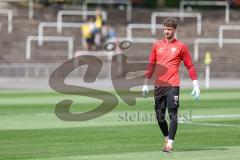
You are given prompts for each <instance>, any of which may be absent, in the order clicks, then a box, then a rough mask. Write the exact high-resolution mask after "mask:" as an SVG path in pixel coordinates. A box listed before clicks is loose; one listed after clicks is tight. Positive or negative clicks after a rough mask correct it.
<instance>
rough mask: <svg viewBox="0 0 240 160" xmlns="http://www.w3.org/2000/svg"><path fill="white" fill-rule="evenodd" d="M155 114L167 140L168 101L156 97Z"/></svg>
mask: <svg viewBox="0 0 240 160" xmlns="http://www.w3.org/2000/svg"><path fill="white" fill-rule="evenodd" d="M155 112H156V117H157V121H158V125H159V127H160V129H161V131H162V133H163V135H164V137H165V138H167V137H168V134H169V132H168V124H167V121H166V118H165V115H166V100H165V96H164V97H157V98H156V97H155Z"/></svg>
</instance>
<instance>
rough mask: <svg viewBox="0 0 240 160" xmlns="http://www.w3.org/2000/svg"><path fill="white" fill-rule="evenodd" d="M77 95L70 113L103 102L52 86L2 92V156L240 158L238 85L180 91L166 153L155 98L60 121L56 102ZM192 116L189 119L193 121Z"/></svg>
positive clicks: (7, 159)
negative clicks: (193, 93) (77, 119)
mask: <svg viewBox="0 0 240 160" xmlns="http://www.w3.org/2000/svg"><path fill="white" fill-rule="evenodd" d="M66 98H69V99H73V100H74V104H73V106H72V108H71V110H72V112H76V113H77V112H83V111H84V112H85V111H88V110H89V109H91V108H94V107H96V106H97V105H98V104H99V102H100V101H98V100H95V99H93V98H87V97H80V96H69V95H62V94H59V93H55V92H52V91H1V92H0V159H1V160H15V159H18V160H23V159H24V160H55V159H56V160H123V159H126V160H200V159H201V160H239V159H240V90H237V89H236V90H208V91H206V90H202V92H201V100H200V101H199V102H195V101H194V100H193V98H192V97H191V96H190V90H183V91H181V94H180V100H181V102H180V106H181V107H180V111H179V117H180V118H182V120H181V122H180V124H179V127H178V133H177V135H176V140H175V143H174V152H172V153H170V154H169V153H163V152H161V151H160V150H161V148H162V142H163V138H162V134H161V132H160V130H159V128H158V126H157V123H156V121H155V120H154V119H152V115H154V110H153V99H152V98H147V99H143V98H139V99H137V104H136V106H134V107H131V106H128V105H127V104H125V103H124V102H122V101H120V103H119V105H118V106H117V108H116V109H115V110H114V111H112V112H110V113H108V114H106V115H104V116H102V117H99V118H97V119H94V120H90V121H85V122H65V121H61V120H59V119H58V118H57V117H56V115H55V113H54V108H55V105H56V104H57V103H58V102H59V101H60V100H63V99H66ZM190 117H191V120H190Z"/></svg>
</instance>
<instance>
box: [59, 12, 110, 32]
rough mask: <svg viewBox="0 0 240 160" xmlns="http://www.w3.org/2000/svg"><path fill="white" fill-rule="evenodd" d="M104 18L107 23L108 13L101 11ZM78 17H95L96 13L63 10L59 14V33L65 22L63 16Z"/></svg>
mask: <svg viewBox="0 0 240 160" xmlns="http://www.w3.org/2000/svg"><path fill="white" fill-rule="evenodd" d="M101 14H102V17H103V20H104V21H107V12H106V11H101ZM66 15H68V16H70V15H72V16H78V15H80V16H81V15H82V16H84V15H86V16H91V15H92V16H95V15H96V11H74V10H61V11H59V12H58V13H57V23H58V26H57V31H58V33H61V32H62V22H63V19H62V18H63V16H66Z"/></svg>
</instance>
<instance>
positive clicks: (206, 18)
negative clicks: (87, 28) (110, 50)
mask: <svg viewBox="0 0 240 160" xmlns="http://www.w3.org/2000/svg"><path fill="white" fill-rule="evenodd" d="M6 8H7V9H11V10H12V11H13V32H12V34H8V32H7V31H8V30H7V24H8V23H7V22H8V20H7V17H6V16H2V15H0V17H1V24H2V25H1V38H0V52H1V55H0V61H1V66H2V68H11V69H9V71H8V72H9V73H6V74H3V75H6V76H33V77H34V76H48V75H49V73H51V70H52V69H54V66H56V65H54V64H60V63H63V62H65V61H66V60H67V59H68V55H67V53H66V52H67V48H68V44H67V43H65V42H63V43H52V42H51V43H47V42H46V43H43V46H38V42H37V41H34V42H32V46H31V52H32V55H31V59H30V60H27V59H26V58H25V57H26V40H27V37H28V36H37V34H38V25H39V24H40V23H41V22H56V20H57V10H55V9H52V8H46V7H39V6H38V5H37V6H35V7H34V19H32V20H31V19H30V20H29V19H28V11H29V10H28V7H23V6H21V5H19V4H16V3H13V4H12V3H10V4H8V5H7V6H0V9H6ZM74 8H75V9H76V8H77V7H76V6H74ZM65 9H69V10H70V9H71V6H69V7H66V8H65ZM78 9H79V10H80V9H82V8H81V6H79V8H78ZM94 9H95V8H91V7H89V10H94ZM104 10H106V12H107V15H108V17H107V18H108V23H109V24H111V26H113V27H114V28H115V30H116V33H117V36H118V37H126V31H127V24H126V12H125V11H121V10H118V9H115V8H111V7H110V8H104ZM158 11H159V10H158V9H152V10H148V9H139V8H133V11H132V21H131V23H133V24H134V23H136V24H139V23H140V24H141V23H142V24H149V25H150V23H151V14H152V13H153V12H158ZM167 11H172V12H178V11H179V10H178V9H162V10H161V12H167ZM197 12H200V13H201V14H202V34H201V35H198V34H197V33H196V19H185V20H184V22H180V27H179V30H178V39H181V40H182V41H184V42H185V43H186V44H187V45H189V48H190V50H191V53H192V56H193V55H194V41H195V39H196V38H218V29H219V27H220V25H222V24H225V21H224V19H223V18H222V17H224V12H223V10H221V9H219V10H217V11H216V10H215V11H214V12H213V11H211V10H205V11H203V10H198V11H197ZM143 14H144V16H142V15H143ZM239 16H240V13H239V11H238V10H231V11H230V17H231V19H230V24H232V25H235V24H239V23H240V20H239V18H238V17H239ZM116 17H117V18H116ZM161 21H162V18H157V24H161ZM64 22H71V23H74V22H75V23H81V22H83V21H82V17H81V16H79V17H78V16H66V17H64ZM235 32H239V31H229V30H227V31H225V32H224V38H232V37H234V38H239V36H238V35H239V34H236V33H235ZM44 35H47V36H61V37H62V36H68V37H69V36H70V37H73V38H74V51H75V52H77V51H81V50H83V48H82V45H81V32H80V28H64V29H63V32H62V33H61V34H59V33H57V30H56V28H46V29H45V30H44ZM132 35H134V36H133V38H134V37H143V38H146V37H148V38H161V36H162V33H161V30H159V29H158V30H157V34H156V35H157V36H152V34H151V30H150V29H149V30H144V29H134V31H132ZM151 45H152V44H151V43H149V42H148V43H133V47H132V48H130V49H129V50H127V51H123V52H127V53H128V56H129V60H133V61H147V58H148V54H149V51H150V48H151ZM239 49H240V47H239V45H238V44H224V45H223V48H222V49H220V48H219V45H218V43H216V44H201V45H200V47H199V60H198V61H197V62H195V63H196V68H197V70H198V73H199V77H200V78H203V77H204V63H203V59H204V53H205V52H207V51H209V52H211V53H212V59H213V62H212V64H211V77H215V78H221V77H223V78H225V77H234V78H239V77H240V73H239V70H240V65H239V63H238V62H239V60H240V58H239V56H238V52H239ZM36 64H39V65H36ZM19 66H22V67H19ZM19 68H22V69H21V74H20V73H17V69H19ZM2 70H3V69H2ZM27 71H28V72H29V71H31V72H33V73H30V72H29V73H28V72H27ZM4 72H7V71H4ZM2 73H3V72H2ZM40 73H42V74H40ZM186 75H187V73H186V72H183V71H181V76H183V77H187V76H186Z"/></svg>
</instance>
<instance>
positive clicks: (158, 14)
mask: <svg viewBox="0 0 240 160" xmlns="http://www.w3.org/2000/svg"><path fill="white" fill-rule="evenodd" d="M169 16H173V17H196V18H197V34H198V35H201V34H202V14H201V13H189V12H184V13H180V12H153V13H152V15H151V31H152V34H153V35H156V25H157V17H169Z"/></svg>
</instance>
